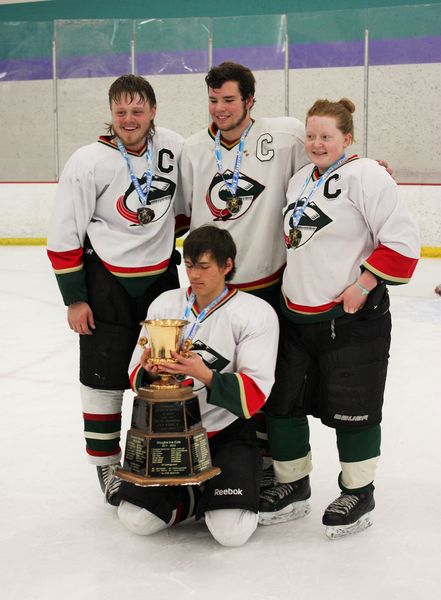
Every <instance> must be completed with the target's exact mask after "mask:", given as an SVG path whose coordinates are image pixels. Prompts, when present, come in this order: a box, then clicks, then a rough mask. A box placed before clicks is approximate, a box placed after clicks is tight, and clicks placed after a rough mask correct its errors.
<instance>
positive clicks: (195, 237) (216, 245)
mask: <svg viewBox="0 0 441 600" xmlns="http://www.w3.org/2000/svg"><path fill="white" fill-rule="evenodd" d="M206 252H209V253H210V254H211V256H212V257H213V258H214V260H215V262H216V263H217V264H218V265H219V266H220V267H224V266H225V265H226V263H227V258H231V260H232V261H233V268H232V269H231V271H230V272H229V273H227V274H226V275H225V281H231V279H233V276H234V273H235V272H236V264H235V259H236V252H237V250H236V244H235V243H234V240H233V238H232V237H231V234H230V232H229V231H227V230H226V229H220V228H219V227H215V226H214V225H202V226H201V227H198V228H197V229H193V231H191V232H190V233H189V234H188V236H187V237H186V238H185V240H184V246H183V252H182V254H183V255H184V259H185V258H189V259H190V260H191V262H192V263H196V262H197V261H198V259H199V258H200V257H201V256H202V255H203V254H205V253H206Z"/></svg>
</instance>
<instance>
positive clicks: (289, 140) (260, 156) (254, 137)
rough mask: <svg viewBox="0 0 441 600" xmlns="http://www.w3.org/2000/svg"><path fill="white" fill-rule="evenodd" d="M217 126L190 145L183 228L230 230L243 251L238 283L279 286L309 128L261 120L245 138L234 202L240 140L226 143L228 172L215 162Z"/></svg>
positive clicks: (184, 170) (185, 159) (180, 213)
mask: <svg viewBox="0 0 441 600" xmlns="http://www.w3.org/2000/svg"><path fill="white" fill-rule="evenodd" d="M215 136H216V128H215V126H213V125H212V126H211V127H210V128H208V130H207V129H205V130H203V131H200V132H199V133H197V134H195V135H193V136H191V137H190V138H188V139H187V140H186V141H185V143H184V148H183V151H182V157H181V163H180V164H181V174H182V185H183V194H182V199H183V201H184V204H183V205H181V204H179V203H177V205H176V208H177V223H178V228H180V227H182V228H185V227H188V225H190V229H191V230H193V229H195V228H196V227H199V226H200V225H204V224H207V223H211V224H214V225H218V226H219V227H222V228H225V229H228V230H229V232H230V233H231V235H232V236H233V238H234V241H235V243H236V246H237V272H236V274H235V276H234V279H233V284H234V285H235V286H237V287H238V288H240V289H244V290H246V291H252V290H257V289H259V288H264V287H267V286H270V285H273V284H275V283H276V282H277V281H278V280H279V279H280V277H281V273H282V270H283V265H284V264H285V247H284V244H283V238H282V233H283V231H282V219H281V217H280V211H281V209H282V208H283V206H284V203H285V193H286V189H287V187H288V182H289V179H290V178H291V177H292V175H293V174H294V173H295V172H296V171H297V170H298V169H300V168H301V167H302V166H304V165H305V164H306V163H307V162H308V159H307V157H306V154H305V150H304V142H303V140H304V127H303V125H302V124H301V123H300V121H298V120H297V119H294V118H290V117H279V118H267V119H265V118H262V119H260V118H259V119H256V120H255V121H254V123H253V125H252V127H251V129H250V131H249V133H248V135H247V137H246V139H245V147H244V154H243V159H242V165H241V168H240V174H239V184H238V189H237V193H236V197H237V201H234V202H233V203H231V202H229V200H230V199H231V194H230V193H229V192H228V190H227V188H226V186H225V183H224V180H223V178H222V175H223V177H224V178H225V179H226V180H227V181H229V180H231V177H232V174H233V170H234V164H235V160H236V152H237V145H238V142H239V140H237V141H236V142H234V143H232V144H230V145H228V144H227V143H226V142H225V141H224V142H222V165H223V170H224V172H223V173H222V174H219V173H218V172H217V167H216V161H215V157H214V138H215Z"/></svg>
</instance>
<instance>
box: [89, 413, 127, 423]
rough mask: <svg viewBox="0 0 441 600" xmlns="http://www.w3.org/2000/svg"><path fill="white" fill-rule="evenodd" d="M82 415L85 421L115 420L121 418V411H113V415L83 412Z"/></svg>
mask: <svg viewBox="0 0 441 600" xmlns="http://www.w3.org/2000/svg"><path fill="white" fill-rule="evenodd" d="M83 417H84V420H85V421H116V420H118V419H120V418H121V413H115V414H113V415H96V414H92V413H85V412H83Z"/></svg>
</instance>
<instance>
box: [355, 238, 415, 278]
mask: <svg viewBox="0 0 441 600" xmlns="http://www.w3.org/2000/svg"><path fill="white" fill-rule="evenodd" d="M417 263H418V258H411V257H409V256H404V255H403V254H400V253H399V252H395V250H391V248H388V247H387V246H384V245H383V244H380V245H379V246H378V247H377V248H375V250H374V251H373V252H372V254H371V255H370V256H369V258H367V259H366V260H365V264H366V266H367V268H368V269H369V267H371V268H372V269H371V270H372V271H373V272H374V273H375V274H376V275H379V276H380V277H382V278H383V279H384V280H385V281H386V282H387V281H390V282H392V283H407V282H408V281H409V280H410V278H411V277H412V274H413V272H414V271H415V267H416V266H417Z"/></svg>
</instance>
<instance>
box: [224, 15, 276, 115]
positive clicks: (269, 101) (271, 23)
mask: <svg viewBox="0 0 441 600" xmlns="http://www.w3.org/2000/svg"><path fill="white" fill-rule="evenodd" d="M212 33H213V64H214V65H218V64H219V63H221V62H223V61H225V60H232V61H236V62H239V63H242V64H244V65H246V66H247V67H249V68H250V69H251V70H252V71H253V73H254V75H255V77H256V100H257V102H256V105H255V107H254V108H253V114H254V115H255V116H261V117H262V116H266V117H275V116H278V117H280V116H282V115H284V114H285V70H284V69H285V40H286V17H285V15H264V16H251V17H229V18H220V19H213V20H212Z"/></svg>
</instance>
